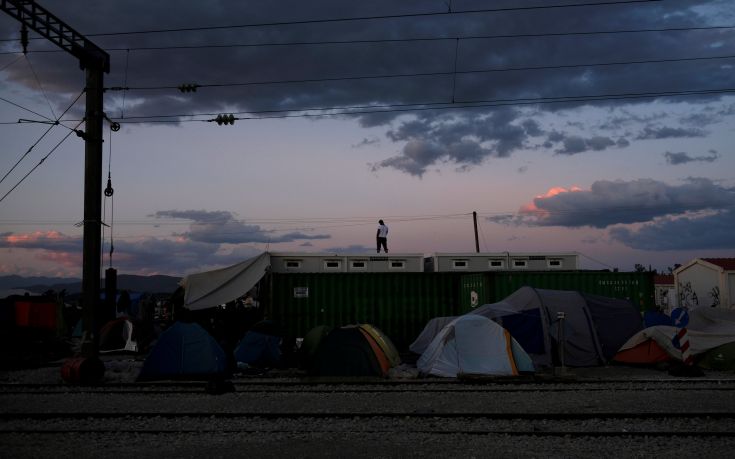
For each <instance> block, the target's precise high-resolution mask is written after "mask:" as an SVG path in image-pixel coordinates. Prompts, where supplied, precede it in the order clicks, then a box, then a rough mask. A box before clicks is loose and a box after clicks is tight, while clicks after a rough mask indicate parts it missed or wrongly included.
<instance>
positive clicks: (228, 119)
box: [214, 113, 235, 126]
mask: <svg viewBox="0 0 735 459" xmlns="http://www.w3.org/2000/svg"><path fill="white" fill-rule="evenodd" d="M214 121H216V122H217V124H219V125H220V126H222V125H223V124H235V115H233V114H232V113H230V114H229V115H217V118H215V119H214Z"/></svg>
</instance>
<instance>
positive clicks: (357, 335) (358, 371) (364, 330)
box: [308, 324, 398, 377]
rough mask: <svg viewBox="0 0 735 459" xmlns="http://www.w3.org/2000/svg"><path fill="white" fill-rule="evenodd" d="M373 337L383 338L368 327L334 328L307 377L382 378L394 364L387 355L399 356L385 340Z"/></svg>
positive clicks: (322, 343)
mask: <svg viewBox="0 0 735 459" xmlns="http://www.w3.org/2000/svg"><path fill="white" fill-rule="evenodd" d="M376 334H379V335H380V336H383V337H384V336H385V335H383V333H382V332H381V331H380V330H378V329H377V328H376V327H374V326H372V325H369V324H360V325H348V326H345V327H340V328H335V329H334V330H332V331H331V332H329V334H328V335H327V336H325V337H324V338H323V339H322V340H321V343H320V344H319V348H318V349H317V351H316V354H315V355H314V359H313V361H312V363H311V366H310V367H309V369H308V370H309V374H311V375H314V376H379V377H385V376H386V375H387V374H388V370H390V368H391V367H392V363H391V362H394V361H395V358H391V357H389V355H398V351H397V350H396V349H395V346H393V345H392V343H391V342H390V340H388V339H387V338H386V339H382V340H380V342H379V341H378V340H376V339H375V338H374V336H375V335H376ZM381 346H383V347H387V348H388V349H387V350H386V349H384V348H383V347H381ZM391 347H392V348H391Z"/></svg>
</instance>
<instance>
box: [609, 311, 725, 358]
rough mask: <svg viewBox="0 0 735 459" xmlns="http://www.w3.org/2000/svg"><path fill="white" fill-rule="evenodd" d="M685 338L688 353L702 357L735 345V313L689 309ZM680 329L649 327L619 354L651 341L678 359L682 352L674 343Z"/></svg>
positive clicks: (659, 326)
mask: <svg viewBox="0 0 735 459" xmlns="http://www.w3.org/2000/svg"><path fill="white" fill-rule="evenodd" d="M688 313H689V323H688V324H687V326H686V328H687V335H688V337H689V352H690V353H691V354H692V355H698V354H703V353H705V352H707V351H709V350H710V349H714V348H716V347H718V346H721V345H723V344H727V343H732V342H735V311H732V310H727V309H717V308H695V309H690V310H689V311H688ZM678 331H679V329H678V328H676V327H672V326H668V325H656V326H653V327H648V328H645V329H643V330H641V331H640V332H638V333H636V334H635V335H633V336H632V337H631V338H630V339H629V340H628V341H626V342H625V344H623V345H622V346H621V347H620V351H624V350H626V349H630V348H633V347H635V346H637V345H639V344H641V343H643V342H644V341H646V340H649V339H652V340H654V341H656V344H658V345H659V346H661V347H662V348H663V349H664V350H665V351H666V353H667V354H669V355H670V356H672V357H674V358H677V359H681V350H679V349H678V348H677V347H676V346H675V345H674V343H673V338H674V336H675V335H676V334H677V333H678Z"/></svg>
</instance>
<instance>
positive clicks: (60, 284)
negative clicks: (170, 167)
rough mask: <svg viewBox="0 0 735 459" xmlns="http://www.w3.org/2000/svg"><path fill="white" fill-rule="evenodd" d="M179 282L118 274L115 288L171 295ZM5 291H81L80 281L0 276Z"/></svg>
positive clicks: (173, 279)
mask: <svg viewBox="0 0 735 459" xmlns="http://www.w3.org/2000/svg"><path fill="white" fill-rule="evenodd" d="M180 280H181V278H180V277H173V276H163V275H157V276H136V275H133V274H120V275H118V276H117V288H118V289H119V290H130V291H132V292H148V293H172V292H173V291H174V290H176V288H177V287H178V286H179V281H180ZM104 286H105V282H104V279H103V280H102V281H101V283H100V287H101V288H102V289H104ZM6 289H24V290H28V291H30V292H33V293H43V292H45V291H47V290H55V291H57V292H58V291H61V290H66V292H67V293H68V294H70V295H71V294H75V293H79V292H81V291H82V280H81V279H78V278H62V277H22V276H0V290H6Z"/></svg>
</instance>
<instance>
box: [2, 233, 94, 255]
mask: <svg viewBox="0 0 735 459" xmlns="http://www.w3.org/2000/svg"><path fill="white" fill-rule="evenodd" d="M0 248H18V249H41V250H52V251H59V252H81V250H82V239H81V238H79V237H75V236H67V235H65V234H63V233H59V232H58V231H36V232H33V233H13V232H8V233H3V234H2V235H0Z"/></svg>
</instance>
